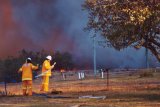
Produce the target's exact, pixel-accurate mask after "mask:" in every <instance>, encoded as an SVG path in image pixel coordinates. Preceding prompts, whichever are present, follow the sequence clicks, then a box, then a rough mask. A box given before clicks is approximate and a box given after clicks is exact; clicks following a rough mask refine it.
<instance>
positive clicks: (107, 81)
mask: <svg viewBox="0 0 160 107" xmlns="http://www.w3.org/2000/svg"><path fill="white" fill-rule="evenodd" d="M106 71H107V88H108V90H109V70H108V69H107V70H106Z"/></svg>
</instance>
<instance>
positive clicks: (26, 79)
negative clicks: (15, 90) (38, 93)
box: [19, 58, 38, 96]
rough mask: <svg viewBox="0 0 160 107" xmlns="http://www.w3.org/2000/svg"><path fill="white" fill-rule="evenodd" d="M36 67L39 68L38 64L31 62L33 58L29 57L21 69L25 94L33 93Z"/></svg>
mask: <svg viewBox="0 0 160 107" xmlns="http://www.w3.org/2000/svg"><path fill="white" fill-rule="evenodd" d="M36 69H38V64H37V66H34V65H33V64H32V62H31V58H27V59H26V62H25V63H24V64H23V65H22V67H21V68H20V69H19V72H22V90H23V95H30V96H31V95H32V70H36Z"/></svg>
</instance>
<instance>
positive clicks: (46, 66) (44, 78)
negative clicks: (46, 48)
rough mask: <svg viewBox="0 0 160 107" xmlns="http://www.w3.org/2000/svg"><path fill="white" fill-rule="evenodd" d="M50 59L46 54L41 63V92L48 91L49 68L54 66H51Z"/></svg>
mask: <svg viewBox="0 0 160 107" xmlns="http://www.w3.org/2000/svg"><path fill="white" fill-rule="evenodd" d="M51 60H52V57H51V56H50V55H48V56H47V57H46V60H45V61H44V62H43V65H42V73H44V75H43V76H42V86H41V90H40V91H43V92H48V91H49V88H48V87H49V77H50V76H51V70H52V69H53V68H54V66H51ZM45 72H46V73H45Z"/></svg>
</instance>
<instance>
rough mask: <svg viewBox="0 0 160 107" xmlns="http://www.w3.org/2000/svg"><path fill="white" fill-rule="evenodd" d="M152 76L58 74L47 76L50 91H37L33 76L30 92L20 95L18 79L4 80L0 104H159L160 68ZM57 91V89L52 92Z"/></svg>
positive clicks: (153, 106) (95, 106)
mask: <svg viewBox="0 0 160 107" xmlns="http://www.w3.org/2000/svg"><path fill="white" fill-rule="evenodd" d="M153 74H154V76H153V77H143V78H140V77H139V75H129V73H128V72H126V73H125V72H124V73H120V74H110V79H109V86H107V78H106V76H105V78H104V79H101V78H100V77H99V76H97V77H94V76H93V75H87V76H86V78H85V79H84V80H78V79H77V75H76V74H74V75H70V76H67V80H63V79H62V77H61V76H60V74H58V73H57V74H54V77H53V78H51V79H50V91H49V93H48V94H47V95H44V94H41V93H40V91H39V90H40V85H41V79H40V78H39V79H36V80H34V83H33V91H34V95H33V96H22V93H21V83H14V84H13V83H12V84H11V83H10V84H7V91H8V92H9V93H8V96H5V95H3V94H2V92H3V91H4V86H3V84H2V85H0V90H1V94H2V95H1V96H0V106H2V107H160V72H154V73H153ZM105 75H106V74H105ZM54 92H60V93H54ZM89 95H92V96H95V97H97V96H105V97H106V98H105V99H96V98H79V97H81V96H89Z"/></svg>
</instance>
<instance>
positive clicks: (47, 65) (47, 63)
mask: <svg viewBox="0 0 160 107" xmlns="http://www.w3.org/2000/svg"><path fill="white" fill-rule="evenodd" d="M46 71H47V73H46V74H44V76H51V64H50V61H48V60H45V61H44V62H43V65H42V73H44V72H46Z"/></svg>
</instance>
